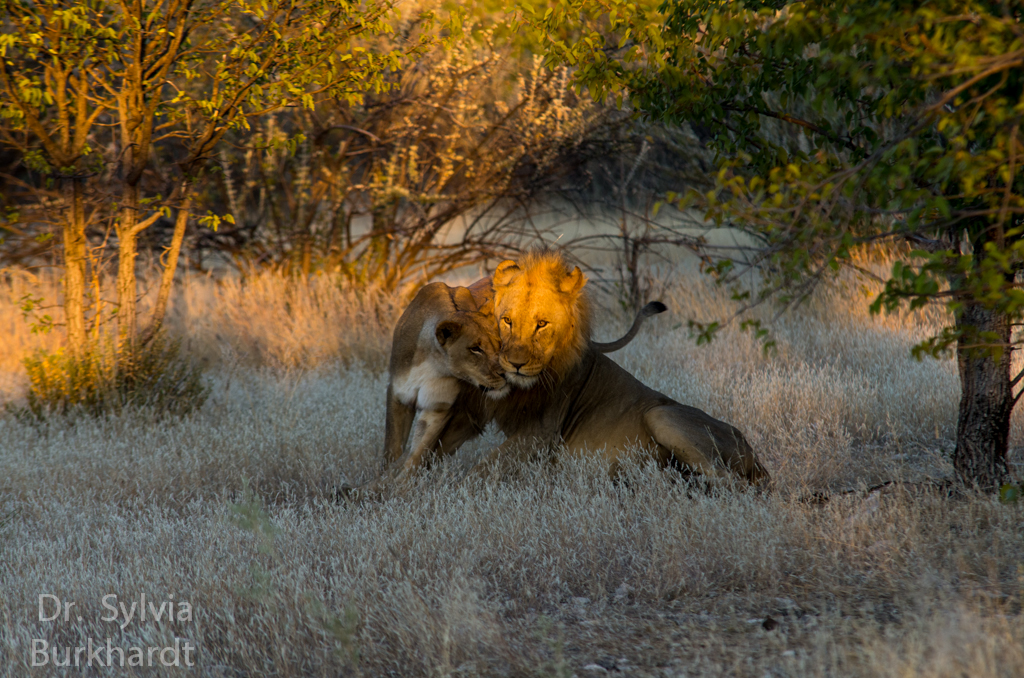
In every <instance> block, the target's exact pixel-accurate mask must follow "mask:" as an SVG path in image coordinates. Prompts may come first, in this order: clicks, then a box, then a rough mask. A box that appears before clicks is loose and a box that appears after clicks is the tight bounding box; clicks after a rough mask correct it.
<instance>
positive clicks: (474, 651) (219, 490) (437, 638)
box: [0, 274, 1024, 678]
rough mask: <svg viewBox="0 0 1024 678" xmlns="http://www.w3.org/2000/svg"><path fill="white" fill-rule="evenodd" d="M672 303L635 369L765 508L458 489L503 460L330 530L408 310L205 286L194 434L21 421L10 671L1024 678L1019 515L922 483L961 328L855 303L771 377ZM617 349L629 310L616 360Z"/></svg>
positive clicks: (950, 424) (7, 623)
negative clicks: (115, 661)
mask: <svg viewBox="0 0 1024 678" xmlns="http://www.w3.org/2000/svg"><path fill="white" fill-rule="evenodd" d="M30 291H31V292H33V293H35V294H42V295H43V296H50V297H51V298H52V296H53V288H52V283H50V282H47V281H45V280H44V281H39V280H35V281H33V280H31V279H29V278H27V277H25V276H20V275H19V276H14V277H13V278H12V279H10V280H9V282H8V283H7V285H6V287H4V288H3V289H2V290H0V323H2V324H0V347H2V350H0V391H2V393H3V396H2V398H3V399H18V398H20V397H21V396H22V394H23V393H24V387H25V384H24V378H23V377H22V376H21V375H20V367H19V360H20V358H21V357H22V356H23V355H24V354H25V353H26V352H27V351H30V350H32V349H33V348H34V347H37V346H50V347H53V346H56V345H57V343H58V340H59V337H49V336H42V337H40V336H38V335H32V334H30V333H29V331H28V329H27V326H26V325H25V324H24V323H23V322H22V320H21V316H20V313H19V312H18V311H17V308H16V305H15V303H14V302H15V301H16V300H17V299H18V298H20V296H21V295H23V294H25V293H27V292H30ZM663 292H664V295H663V296H662V298H663V299H664V300H665V301H666V302H667V303H668V304H669V306H670V308H671V310H672V313H671V314H666V315H665V316H661V317H658V318H656V319H654V320H652V321H651V322H650V323H649V324H648V326H647V328H646V329H645V330H644V332H643V333H642V334H641V336H640V337H639V338H637V339H636V340H635V341H634V343H633V344H632V345H631V346H629V347H628V348H627V349H625V350H623V351H621V352H620V353H618V354H616V355H615V356H614V357H615V359H616V360H618V361H620V363H621V364H622V365H624V366H625V367H626V368H627V369H629V370H631V371H633V373H634V374H636V375H637V376H638V377H639V378H640V379H641V380H643V381H645V382H646V383H648V384H650V385H651V386H653V387H655V388H657V389H659V390H662V391H664V392H665V393H667V394H669V395H671V396H672V397H674V398H676V399H678V400H680V401H682V402H684V403H688V404H692V405H695V406H697V407H700V408H702V409H705V410H706V411H708V412H709V413H711V414H713V415H715V416H717V417H720V418H722V419H725V420H727V421H729V422H731V423H733V424H735V425H736V426H738V427H739V428H740V429H741V430H743V431H744V432H745V433H746V435H747V436H748V438H749V439H750V441H751V443H752V444H753V445H754V447H755V448H756V449H757V450H758V451H759V453H760V454H761V455H762V456H763V458H764V460H765V462H766V464H767V466H768V468H769V469H770V471H771V473H772V474H773V476H774V479H775V487H774V490H773V491H772V492H771V493H770V494H767V495H758V494H754V493H735V494H722V495H718V496H709V495H708V494H707V493H706V492H704V491H703V490H702V489H701V488H697V487H688V486H686V485H685V484H683V483H680V482H674V479H673V476H672V474H671V473H666V472H662V471H659V470H657V469H655V468H651V467H649V466H643V465H638V466H637V467H635V468H632V469H629V470H628V472H627V474H626V477H625V478H623V479H622V481H621V482H619V483H618V484H612V483H611V482H609V481H608V480H607V479H606V477H605V474H604V471H603V469H601V468H599V467H597V466H596V465H595V464H593V463H589V462H588V461H587V460H585V459H576V460H573V459H567V460H563V462H562V463H560V464H558V465H557V466H555V467H551V466H547V465H540V464H538V465H533V466H530V467H528V468H526V469H525V470H524V471H523V472H522V473H520V474H517V475H509V476H507V477H505V478H503V479H500V480H491V481H488V482H486V483H480V482H478V481H474V482H469V483H458V482H456V481H455V480H454V478H456V477H457V476H458V474H459V467H460V465H461V464H466V463H470V462H471V461H472V459H473V458H474V455H475V454H476V453H478V452H479V451H481V450H484V449H487V448H489V447H490V446H493V445H494V444H496V443H497V442H498V441H499V440H500V436H499V435H498V434H496V433H493V432H491V433H489V434H488V435H486V436H485V437H484V439H483V440H481V441H478V442H477V443H476V444H474V445H473V446H472V447H471V448H470V449H467V450H465V451H464V452H463V453H462V454H460V455H459V458H458V459H456V460H454V461H453V462H450V463H446V464H443V465H441V466H439V467H435V468H434V469H433V470H431V471H429V472H428V473H426V474H424V476H423V478H422V480H421V482H420V484H419V485H417V486H416V487H414V488H412V489H411V490H410V491H408V492H407V493H405V494H403V495H402V496H396V497H392V498H389V499H386V500H384V501H381V502H375V503H366V504H363V505H359V506H356V505H349V504H346V503H343V502H342V503H338V502H335V501H334V499H333V490H334V488H335V487H336V486H337V484H338V483H339V482H341V481H342V480H348V481H349V482H355V481H359V480H363V479H366V478H369V477H371V476H372V475H373V474H374V473H375V472H376V469H377V466H378V458H379V448H380V446H381V443H382V439H383V402H384V389H385V385H386V374H384V366H385V362H386V355H387V349H388V336H389V333H390V327H391V324H392V323H393V321H394V319H395V317H396V314H397V310H396V308H397V306H398V304H397V303H395V302H394V300H392V299H390V298H387V297H385V296H383V295H374V294H364V295H356V294H353V293H350V292H346V291H343V290H340V289H339V288H338V287H337V286H336V285H335V284H333V283H332V282H331V281H330V280H328V279H325V278H317V279H314V280H311V281H310V282H309V283H308V284H302V285H299V284H296V283H294V282H290V283H287V282H286V281H284V280H282V279H280V278H277V277H275V276H272V275H263V276H259V277H256V278H254V279H253V278H251V279H249V280H247V281H245V282H244V283H242V282H240V281H238V280H226V281H214V280H211V279H205V278H195V277H193V278H190V279H188V280H187V281H186V283H185V285H184V286H183V288H182V290H181V294H180V295H179V297H178V299H177V301H176V306H175V309H174V312H173V314H172V318H171V323H170V324H171V328H172V330H173V332H174V333H175V334H176V335H177V336H180V337H182V338H183V341H184V345H185V347H186V350H187V351H188V352H189V353H190V354H192V355H194V356H196V357H197V358H199V359H202V360H204V361H206V363H207V364H208V367H209V371H208V374H209V381H210V385H211V389H212V395H211V398H210V400H209V401H208V402H207V404H206V406H205V407H204V408H203V410H202V411H200V412H198V413H196V414H195V415H193V416H191V417H189V418H187V419H184V420H171V421H160V422H157V421H154V420H153V419H152V418H151V417H150V416H148V415H147V414H146V413H144V412H135V413H130V414H127V415H124V416H121V417H117V418H111V419H106V420H84V419H83V420H77V421H51V422H50V423H48V424H46V425H31V424H28V423H23V422H21V421H19V420H17V419H16V418H15V417H13V416H10V415H6V416H3V417H0V469H2V471H0V674H2V675H5V676H49V675H63V673H61V672H62V671H64V672H66V673H69V674H73V675H79V674H87V675H181V674H182V673H183V670H182V669H180V668H159V667H158V668H156V669H129V668H124V669H121V668H116V669H115V670H108V669H105V668H104V669H98V668H95V667H94V668H91V669H90V668H77V669H76V668H74V667H72V668H70V669H67V670H65V669H60V670H58V669H54V668H53V667H52V666H46V667H36V668H33V667H32V666H30V663H31V659H32V654H31V649H32V642H33V639H44V640H46V641H47V642H48V643H50V645H53V644H56V645H58V646H60V647H61V648H63V647H76V646H79V645H83V644H85V643H86V642H87V640H88V639H92V640H93V642H94V643H96V642H99V643H104V642H105V641H106V640H107V639H108V638H109V639H111V642H112V644H113V645H115V646H116V645H120V646H126V647H130V646H155V647H163V646H167V645H173V638H174V637H175V636H177V637H180V638H185V639H189V641H190V642H191V643H192V644H193V645H194V646H196V647H197V648H198V650H197V654H196V656H197V660H198V662H197V665H196V667H195V668H193V669H192V670H191V671H190V673H189V674H188V675H198V676H264V675H273V676H306V675H316V676H321V675H322V676H328V675H330V676H335V675H358V676H376V675H394V676H421V675H422V676H447V675H458V676H463V675H465V676H472V675H481V676H503V675H516V676H518V675H525V676H533V675H558V676H569V675H573V674H575V675H577V676H580V677H581V678H583V677H586V676H600V675H604V674H606V673H621V674H623V675H634V676H719V675H720V676H753V677H756V678H761V677H762V676H823V675H828V676H912V675H924V676H950V677H953V676H971V677H978V678H984V677H986V676H1021V675H1024V620H1022V615H1021V602H1022V598H1024V534H1022V530H1024V527H1022V526H1024V504H1017V505H1002V504H1000V503H998V502H997V501H995V500H993V499H992V498H990V497H986V496H975V495H971V494H969V493H968V494H957V495H954V496H946V494H945V493H943V492H940V491H935V490H932V489H929V488H930V487H932V486H931V485H929V484H928V483H927V482H926V481H927V480H928V479H931V480H942V479H944V478H948V477H950V474H951V468H950V465H949V462H948V456H949V453H950V450H951V447H952V437H953V432H954V428H955V417H956V404H957V397H958V380H957V376H956V371H955V366H954V364H953V363H952V362H951V361H945V362H937V361H925V362H916V361H914V360H913V359H912V358H910V355H909V346H910V345H911V344H912V343H913V341H914V339H915V338H916V337H919V336H920V335H921V333H922V332H923V331H926V330H927V329H928V328H929V327H931V326H934V323H935V322H938V321H939V320H941V318H939V317H933V318H931V319H929V318H928V317H925V316H913V317H912V316H905V317H889V318H882V319H871V318H869V317H868V316H867V314H866V311H865V310H864V307H865V306H866V304H865V302H864V298H863V297H862V296H860V293H859V292H858V290H857V288H856V286H854V285H850V286H847V287H845V288H836V289H832V290H830V291H826V292H823V293H821V294H819V295H818V296H817V297H816V298H815V299H814V301H813V302H812V303H811V304H810V305H808V306H807V307H804V308H803V309H801V310H800V311H799V312H797V313H793V314H789V315H787V316H784V317H783V318H781V319H779V320H778V322H777V323H776V327H777V339H778V342H779V344H778V350H777V352H776V353H775V354H774V355H771V356H765V355H764V353H763V352H762V351H761V348H760V347H759V345H758V344H757V343H756V342H755V341H753V340H752V339H751V337H750V336H749V335H746V334H741V333H739V332H737V331H734V330H728V331H726V333H725V334H724V335H723V336H722V337H720V339H718V340H716V341H715V342H714V343H713V344H711V345H710V346H705V347H696V346H694V345H693V342H692V341H690V340H688V339H687V334H686V328H685V318H686V317H688V316H690V315H697V316H699V317H703V318H705V319H708V318H713V317H717V316H719V315H721V314H722V313H723V311H724V310H725V309H727V308H728V307H729V303H728V298H727V296H726V295H724V294H723V293H722V292H721V291H718V290H715V289H713V288H711V287H709V286H708V285H707V284H706V283H705V282H703V281H702V280H700V279H699V278H697V277H695V276H691V275H687V274H680V275H677V276H676V277H674V278H671V279H670V280H669V282H668V283H666V284H665V287H664V288H663ZM381 309H382V310H381ZM680 323H683V324H682V326H679V325H680ZM626 324H627V320H626V318H625V316H624V315H622V314H617V313H607V314H605V315H604V316H602V318H601V321H600V323H599V324H598V329H597V338H599V339H609V338H612V337H614V336H617V335H618V334H619V332H621V331H622V329H623V328H624V327H625V325H626ZM1021 423H1022V419H1021V417H1020V416H1019V415H1018V417H1017V418H1016V419H1015V425H1014V432H1013V439H1012V445H1013V446H1014V450H1015V451H1014V457H1013V460H1014V462H1015V464H1016V468H1017V473H1018V475H1019V474H1020V470H1021V466H1020V461H1021V455H1020V453H1019V451H1017V450H1018V449H1019V447H1020V446H1021V445H1022V444H1024V442H1022V441H1024V429H1022V427H1021ZM888 480H896V481H900V482H897V483H895V484H892V485H888V486H886V487H884V488H882V489H880V490H875V491H868V488H869V487H870V486H873V485H875V484H877V483H880V482H883V481H888ZM246 486H248V487H249V488H250V491H249V492H246V491H244V488H245V487H246ZM850 490H852V491H850ZM821 491H830V492H833V493H834V494H833V495H832V499H831V500H830V501H827V502H824V503H820V502H813V501H806V500H807V499H808V497H810V496H811V495H812V494H813V493H814V492H821ZM44 593H48V594H53V595H56V596H59V597H60V598H61V599H62V600H64V601H74V602H76V607H75V608H73V612H72V615H71V617H70V620H69V621H67V622H65V621H63V620H55V621H39V620H38V614H37V601H38V596H39V595H40V594H44ZM108 594H115V595H117V597H118V599H119V601H120V602H127V603H128V604H130V602H131V601H138V600H139V598H140V596H141V595H142V594H145V595H146V596H147V598H148V599H150V600H152V599H157V600H159V601H166V600H167V599H168V598H171V599H173V600H174V601H175V602H176V603H179V607H178V610H179V612H180V610H181V609H182V608H181V606H180V602H182V601H187V602H188V603H189V604H190V605H191V606H192V615H191V620H181V621H178V620H175V621H173V622H168V621H166V620H164V621H160V622H154V621H145V622H140V621H139V620H138V618H137V617H136V618H135V619H134V620H133V621H132V622H130V623H126V624H125V625H124V628H123V629H122V628H121V627H120V626H119V625H118V623H116V622H114V621H109V622H108V621H104V620H103V619H101V617H103V616H106V617H107V618H109V617H110V614H109V612H108V611H107V610H106V609H105V608H104V607H103V606H102V604H101V601H102V599H103V597H104V596H105V595H108ZM79 615H80V616H81V620H78V619H77V618H76V617H77V616H79ZM769 615H770V616H771V617H772V619H773V620H775V621H776V622H777V624H778V625H777V627H775V628H774V629H772V630H766V629H765V628H764V626H763V622H764V620H765V619H766V617H767V616H769ZM769 626H771V624H769ZM104 656H105V655H104ZM115 658H116V655H115ZM84 660H85V657H84V655H83V657H82V661H84Z"/></svg>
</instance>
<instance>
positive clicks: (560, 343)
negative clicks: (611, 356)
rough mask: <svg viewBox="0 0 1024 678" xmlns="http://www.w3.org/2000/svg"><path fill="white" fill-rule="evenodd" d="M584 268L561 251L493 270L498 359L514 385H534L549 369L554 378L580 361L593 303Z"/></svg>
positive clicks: (586, 339) (523, 386) (587, 336)
mask: <svg viewBox="0 0 1024 678" xmlns="http://www.w3.org/2000/svg"><path fill="white" fill-rule="evenodd" d="M586 283H587V278H586V277H585V276H584V275H583V272H582V271H580V269H579V267H574V268H573V269H572V270H569V268H568V266H567V265H566V263H565V260H564V259H562V257H561V256H560V255H558V254H548V253H542V254H528V255H526V256H525V257H523V258H522V259H520V261H519V263H516V262H514V261H503V262H502V263H501V264H499V265H498V268H497V269H496V270H495V271H494V278H493V286H494V316H495V318H497V320H498V335H499V337H500V339H501V346H500V349H499V351H498V362H499V363H500V365H501V368H502V370H504V372H505V378H506V379H508V381H509V382H511V383H512V384H513V385H514V386H517V387H519V388H529V387H531V386H533V385H534V384H535V383H536V382H537V380H538V379H539V378H540V376H541V374H542V373H543V372H545V371H548V372H550V373H553V374H552V376H554V377H555V378H558V377H561V376H562V375H564V374H565V373H566V372H567V371H568V370H569V369H570V368H572V367H573V366H574V365H576V363H577V362H578V361H579V359H580V357H581V356H582V355H583V352H584V350H586V347H587V342H588V341H589V339H590V304H589V302H588V300H587V297H586V294H585V293H584V291H583V286H584V285H586Z"/></svg>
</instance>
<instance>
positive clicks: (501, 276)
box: [491, 259, 523, 289]
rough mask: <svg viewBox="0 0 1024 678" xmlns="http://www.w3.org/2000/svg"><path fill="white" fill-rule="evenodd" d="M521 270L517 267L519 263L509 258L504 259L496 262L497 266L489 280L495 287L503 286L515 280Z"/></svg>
mask: <svg viewBox="0 0 1024 678" xmlns="http://www.w3.org/2000/svg"><path fill="white" fill-rule="evenodd" d="M522 272H523V270H522V269H521V268H519V264H517V263H516V262H514V261H512V260H511V259H506V260H505V261H503V262H501V263H500V264H498V268H496V269H494V278H492V280H491V282H492V284H493V285H494V287H495V289H497V288H498V287H504V286H505V285H508V284H509V283H511V282H512V281H513V280H515V279H516V276H517V275H519V274H520V273H522Z"/></svg>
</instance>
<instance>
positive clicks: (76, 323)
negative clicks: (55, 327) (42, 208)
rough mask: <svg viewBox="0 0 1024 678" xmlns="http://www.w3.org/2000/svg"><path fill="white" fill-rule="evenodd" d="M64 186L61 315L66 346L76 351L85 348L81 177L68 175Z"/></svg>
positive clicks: (72, 351) (83, 219)
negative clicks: (62, 302) (72, 177)
mask: <svg viewBox="0 0 1024 678" xmlns="http://www.w3.org/2000/svg"><path fill="white" fill-rule="evenodd" d="M66 181H67V184H66V187H65V201H66V203H65V204H66V213H65V217H64V224H63V229H62V230H63V234H62V235H63V238H64V317H65V323H66V326H67V333H68V347H69V348H70V349H71V353H72V354H74V355H78V354H79V353H80V352H81V351H82V350H83V349H84V348H85V305H84V299H85V205H84V202H85V197H84V196H83V195H82V192H83V186H82V181H81V180H80V179H68V180H66Z"/></svg>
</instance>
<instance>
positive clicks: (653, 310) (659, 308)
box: [640, 301, 668, 318]
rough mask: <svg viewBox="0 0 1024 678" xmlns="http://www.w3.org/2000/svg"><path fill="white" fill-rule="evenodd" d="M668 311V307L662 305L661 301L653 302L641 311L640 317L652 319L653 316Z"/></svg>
mask: <svg viewBox="0 0 1024 678" xmlns="http://www.w3.org/2000/svg"><path fill="white" fill-rule="evenodd" d="M667 310H668V306H666V305H665V304H663V303H661V302H660V301H652V302H650V303H649V304H647V305H646V306H644V307H643V308H642V309H641V310H640V315H642V316H643V317H645V318H650V317H651V316H652V315H658V314H659V313H664V312H665V311H667Z"/></svg>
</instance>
